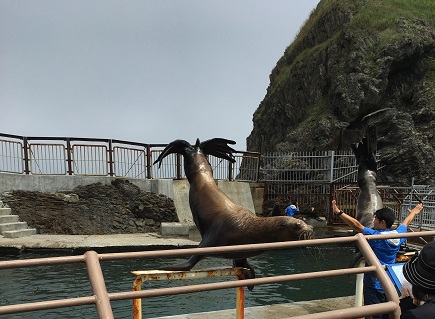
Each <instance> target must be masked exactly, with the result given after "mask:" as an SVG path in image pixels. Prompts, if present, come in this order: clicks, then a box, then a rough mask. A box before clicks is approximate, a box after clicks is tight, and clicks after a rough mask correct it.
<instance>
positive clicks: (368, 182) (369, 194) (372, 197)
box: [350, 128, 384, 267]
mask: <svg viewBox="0 0 435 319" xmlns="http://www.w3.org/2000/svg"><path fill="white" fill-rule="evenodd" d="M376 145H377V134H376V129H375V128H369V129H368V130H367V132H366V136H365V137H364V138H363V139H362V140H361V141H360V142H358V143H355V144H351V148H352V151H353V153H354V155H355V157H356V162H357V165H358V187H359V190H360V192H359V194H358V205H357V213H356V219H357V220H358V221H359V222H360V223H361V224H362V225H363V226H365V227H368V228H372V227H373V219H374V213H375V212H376V211H377V210H378V209H381V208H382V207H384V205H383V203H382V198H381V196H380V195H379V192H378V189H377V176H378V175H377V167H378V164H377V163H376ZM362 258H363V256H362V253H361V252H360V251H358V252H357V253H356V254H355V255H354V257H353V258H352V260H351V262H350V267H354V266H355V265H357V264H358V263H359V262H360V260H361V259H362Z"/></svg>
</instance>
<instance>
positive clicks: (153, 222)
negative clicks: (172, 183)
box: [2, 179, 178, 235]
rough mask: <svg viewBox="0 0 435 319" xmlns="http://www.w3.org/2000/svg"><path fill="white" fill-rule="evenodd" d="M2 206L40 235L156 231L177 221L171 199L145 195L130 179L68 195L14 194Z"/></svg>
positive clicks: (8, 194)
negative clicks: (162, 225) (9, 208)
mask: <svg viewBox="0 0 435 319" xmlns="http://www.w3.org/2000/svg"><path fill="white" fill-rule="evenodd" d="M2 201H3V203H5V204H7V205H8V206H9V207H11V208H12V212H13V214H15V215H19V216H20V219H21V220H23V221H26V222H27V223H28V224H29V226H30V227H32V228H36V230H37V232H38V234H68V235H100V234H123V233H137V232H150V231H151V232H156V231H158V230H159V227H160V223H161V222H175V221H178V217H177V213H176V211H175V205H174V202H173V200H172V199H170V198H168V197H166V196H164V195H160V194H155V193H151V192H144V191H142V190H140V189H139V188H138V187H137V186H135V185H134V184H132V183H130V182H129V181H127V180H122V179H116V180H114V181H113V182H112V184H111V185H103V184H101V183H95V184H90V185H83V186H79V187H76V188H75V189H74V190H72V191H68V192H55V193H43V192H31V191H22V190H17V191H12V192H7V193H4V194H3V196H2Z"/></svg>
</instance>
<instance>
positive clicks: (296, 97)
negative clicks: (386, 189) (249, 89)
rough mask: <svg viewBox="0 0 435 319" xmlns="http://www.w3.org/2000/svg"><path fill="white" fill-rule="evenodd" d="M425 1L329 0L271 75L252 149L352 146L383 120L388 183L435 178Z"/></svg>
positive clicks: (430, 7)
mask: <svg viewBox="0 0 435 319" xmlns="http://www.w3.org/2000/svg"><path fill="white" fill-rule="evenodd" d="M419 3H420V2H418V1H415V2H407V4H408V5H407V6H406V7H403V8H400V7H398V6H400V4H397V2H394V1H390V0H386V1H377V0H365V1H362V0H356V1H339V0H330V1H325V0H323V1H320V3H319V5H318V6H317V8H316V9H315V10H314V11H313V12H312V14H311V16H310V18H309V19H308V20H307V22H306V23H305V25H304V26H303V28H302V29H301V31H300V33H299V35H298V37H297V38H296V39H295V41H294V42H293V43H292V44H291V45H290V46H289V47H288V48H287V49H286V51H285V53H284V56H283V57H282V58H281V59H280V60H279V61H278V63H277V65H276V67H275V68H274V69H273V71H272V73H271V75H270V84H269V87H268V90H267V94H266V96H265V98H264V100H263V101H262V102H261V103H260V105H259V107H258V108H257V110H256V111H255V113H254V116H253V130H252V132H251V134H250V136H249V137H248V138H247V148H248V150H249V151H259V152H262V153H265V152H272V151H315V150H338V149H350V147H349V145H350V143H354V142H357V141H358V140H360V138H361V137H362V136H363V135H364V134H365V129H366V128H367V127H368V126H375V127H377V131H378V137H379V142H378V151H379V154H380V156H381V161H382V162H383V163H382V165H383V166H384V168H383V172H382V176H381V178H382V180H383V181H386V182H398V183H406V184H408V185H409V183H410V182H411V179H412V177H415V182H416V183H417V184H433V183H434V182H435V165H433V163H434V162H435V27H434V19H433V12H434V10H435V4H434V2H430V3H429V2H427V3H426V6H424V5H423V6H422V7H419ZM420 4H421V3H420ZM430 12H432V14H430Z"/></svg>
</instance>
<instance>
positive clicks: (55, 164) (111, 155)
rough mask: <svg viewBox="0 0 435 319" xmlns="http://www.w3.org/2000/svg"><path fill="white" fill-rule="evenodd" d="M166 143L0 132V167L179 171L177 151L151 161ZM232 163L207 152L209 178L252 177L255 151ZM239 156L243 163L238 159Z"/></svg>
mask: <svg viewBox="0 0 435 319" xmlns="http://www.w3.org/2000/svg"><path fill="white" fill-rule="evenodd" d="M165 147H166V144H145V143H137V142H128V141H122V140H115V139H99V138H75V137H74V138H73V137H35V136H18V135H11V134H3V133H0V172H7V173H15V174H32V175H85V176H117V177H130V178H146V179H151V178H172V179H181V178H184V177H185V174H184V169H183V157H182V156H179V155H177V154H171V155H170V156H168V157H167V158H165V160H164V162H163V164H162V166H161V168H160V169H159V168H158V167H157V165H153V163H154V161H155V160H156V159H157V157H158V156H159V154H160V153H161V151H162V150H163V149H164V148H165ZM234 156H235V160H236V162H235V163H234V164H233V163H231V162H229V161H227V160H222V159H220V158H216V157H214V156H209V161H210V164H211V166H212V167H213V174H214V177H215V179H224V180H234V179H238V180H246V181H257V180H258V172H259V167H260V154H259V153H256V152H243V151H237V152H236V153H235V154H234ZM242 162H243V165H242Z"/></svg>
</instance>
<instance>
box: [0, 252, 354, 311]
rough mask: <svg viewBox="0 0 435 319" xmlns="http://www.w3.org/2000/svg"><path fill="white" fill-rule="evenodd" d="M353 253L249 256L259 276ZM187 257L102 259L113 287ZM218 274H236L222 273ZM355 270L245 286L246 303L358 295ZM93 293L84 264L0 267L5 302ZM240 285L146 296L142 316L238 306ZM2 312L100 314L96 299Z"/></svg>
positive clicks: (126, 303)
mask: <svg viewBox="0 0 435 319" xmlns="http://www.w3.org/2000/svg"><path fill="white" fill-rule="evenodd" d="M353 255H354V248H353V247H352V246H342V245H340V246H320V247H312V248H296V249H292V250H276V251H270V252H266V253H264V254H262V255H259V256H257V257H254V258H251V259H249V262H250V263H251V265H252V266H253V267H254V269H255V271H256V275H257V277H269V276H276V275H285V274H294V273H300V272H310V271H321V270H329V269H337V268H346V267H348V264H349V261H350V260H351V258H352V256H353ZM48 256H53V254H51V255H48V254H44V255H41V254H32V253H23V254H21V255H19V256H16V255H15V256H1V257H0V260H5V259H17V258H20V259H24V258H26V259H27V258H40V257H48ZM183 260H184V259H170V260H168V259H166V260H163V259H142V260H130V261H113V262H102V269H103V274H104V278H105V281H106V286H107V290H108V291H109V292H111V293H113V292H123V291H130V290H131V284H132V282H133V279H134V275H132V274H131V271H132V270H148V269H157V268H158V267H159V266H161V265H164V264H167V263H175V262H179V261H183ZM231 265H232V262H231V261H230V260H225V259H217V258H207V259H205V260H203V261H201V262H200V263H199V264H197V265H196V267H195V268H194V269H205V268H213V267H224V266H228V267H230V266H231ZM213 280H214V281H215V280H219V281H222V280H233V278H232V277H222V278H220V279H213ZM207 282H211V281H210V280H207V279H204V280H186V281H172V282H148V283H145V284H144V285H143V286H142V289H143V290H144V289H149V288H160V287H171V286H177V285H188V284H198V283H207ZM354 289H355V277H354V276H338V277H331V278H324V279H310V280H301V281H292V282H286V283H280V284H270V285H261V286H256V287H255V288H254V290H253V291H248V290H247V289H246V292H245V307H252V306H260V305H270V304H276V303H288V302H293V301H302V300H312V299H323V298H331V297H340V296H348V295H353V294H354ZM89 295H92V290H91V287H90V283H89V281H88V275H87V271H86V268H85V266H84V265H82V264H72V265H62V266H51V267H37V268H33V269H32V268H22V269H14V270H12V269H7V270H0V304H1V305H8V304H17V303H24V302H36V301H44V300H55V299H62V298H74V297H83V296H89ZM131 303H132V302H131V300H123V301H114V302H112V309H113V312H114V316H115V318H117V319H118V318H132V312H131V309H132V307H131ZM234 307H235V289H226V290H216V291H209V292H202V293H192V294H185V295H179V296H168V297H156V298H149V299H143V300H142V308H143V318H153V317H158V316H168V315H176V314H185V313H193V312H204V311H214V310H222V309H234ZM0 318H1V319H3V318H20V319H21V318H22V319H30V318H44V319H59V318H86V319H88V318H98V316H97V312H96V308H95V306H94V305H89V306H78V307H73V308H61V309H53V310H45V311H37V312H27V313H20V314H16V315H0Z"/></svg>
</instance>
